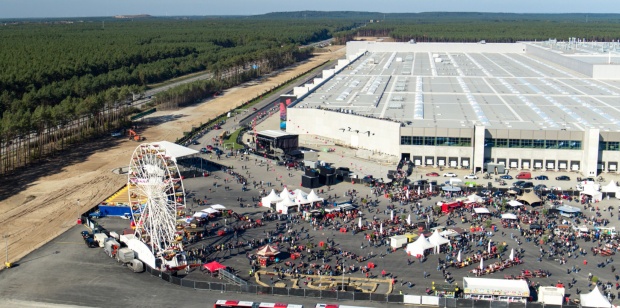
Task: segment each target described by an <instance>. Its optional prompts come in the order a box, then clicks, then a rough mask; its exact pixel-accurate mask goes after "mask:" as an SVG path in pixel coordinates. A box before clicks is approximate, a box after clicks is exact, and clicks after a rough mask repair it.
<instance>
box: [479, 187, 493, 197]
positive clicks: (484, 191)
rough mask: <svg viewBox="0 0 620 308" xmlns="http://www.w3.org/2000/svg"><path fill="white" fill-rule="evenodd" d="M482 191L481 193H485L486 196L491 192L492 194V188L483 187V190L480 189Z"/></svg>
mask: <svg viewBox="0 0 620 308" xmlns="http://www.w3.org/2000/svg"><path fill="white" fill-rule="evenodd" d="M480 193H481V194H483V195H485V196H488V195H490V194H491V191H490V190H488V189H483V190H481V191H480Z"/></svg>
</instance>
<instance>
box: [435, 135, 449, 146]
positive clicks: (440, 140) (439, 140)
mask: <svg viewBox="0 0 620 308" xmlns="http://www.w3.org/2000/svg"><path fill="white" fill-rule="evenodd" d="M446 142H448V138H446V137H437V145H447V144H446Z"/></svg>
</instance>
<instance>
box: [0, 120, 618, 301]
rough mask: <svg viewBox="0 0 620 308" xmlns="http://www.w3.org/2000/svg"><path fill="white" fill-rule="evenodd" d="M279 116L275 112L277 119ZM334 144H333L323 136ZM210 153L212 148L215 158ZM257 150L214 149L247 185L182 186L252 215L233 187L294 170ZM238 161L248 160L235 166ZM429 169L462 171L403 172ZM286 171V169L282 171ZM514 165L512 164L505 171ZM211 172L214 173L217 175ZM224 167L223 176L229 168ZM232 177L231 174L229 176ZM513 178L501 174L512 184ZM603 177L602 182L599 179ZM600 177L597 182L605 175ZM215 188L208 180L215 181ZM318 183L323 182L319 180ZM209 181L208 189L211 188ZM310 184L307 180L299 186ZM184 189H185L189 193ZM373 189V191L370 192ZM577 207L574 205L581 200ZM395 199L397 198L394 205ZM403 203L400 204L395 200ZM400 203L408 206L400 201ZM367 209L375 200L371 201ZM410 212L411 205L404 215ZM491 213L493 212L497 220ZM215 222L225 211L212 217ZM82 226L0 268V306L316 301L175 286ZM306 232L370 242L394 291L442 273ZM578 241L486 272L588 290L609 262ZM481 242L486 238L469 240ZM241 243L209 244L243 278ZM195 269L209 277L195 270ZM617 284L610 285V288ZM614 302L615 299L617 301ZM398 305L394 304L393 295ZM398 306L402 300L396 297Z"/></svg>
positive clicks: (339, 190)
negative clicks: (550, 254)
mask: <svg viewBox="0 0 620 308" xmlns="http://www.w3.org/2000/svg"><path fill="white" fill-rule="evenodd" d="M275 123H277V121H275ZM237 125H239V123H238V122H235V121H234V120H230V119H229V121H227V123H226V124H224V126H223V127H222V128H223V129H226V130H230V131H233V129H234V128H235V127H236V126H237ZM218 132H219V131H211V132H209V133H208V134H206V135H205V136H203V137H202V138H201V140H200V141H201V144H200V145H195V146H192V147H194V148H196V149H199V148H200V147H203V146H205V145H206V144H207V140H212V138H214V137H216V135H217V134H218ZM330 147H334V146H330ZM334 148H336V151H335V152H331V153H326V152H321V154H320V159H322V160H324V161H327V162H329V163H333V164H334V165H335V167H339V166H345V167H350V168H351V169H353V170H355V171H356V172H357V173H359V174H373V175H375V177H385V175H386V174H387V171H388V170H390V169H394V167H395V166H384V165H378V164H375V163H372V162H369V161H365V160H362V159H358V158H355V157H354V156H355V155H354V153H355V152H354V150H350V149H344V148H339V147H334ZM203 158H205V159H211V158H210V155H208V154H207V155H203ZM213 159H215V158H213ZM260 160H262V158H258V157H254V156H250V159H249V160H248V161H241V160H239V159H238V158H235V157H229V158H226V157H225V156H222V159H221V160H215V161H216V162H218V163H221V164H224V165H228V166H233V167H234V170H236V171H237V172H240V173H242V174H245V172H246V171H247V172H248V174H247V176H249V181H248V182H249V183H250V185H249V187H250V190H249V191H241V185H240V184H238V183H236V182H234V181H233V182H232V183H226V184H224V183H222V181H223V179H225V178H226V177H227V175H225V174H224V173H223V172H221V171H218V172H214V173H213V174H212V176H210V177H205V178H189V179H186V180H185V181H184V185H185V188H186V190H188V192H189V193H190V194H191V195H192V196H195V197H196V198H200V199H203V198H204V196H205V195H206V197H207V201H208V204H218V203H219V204H223V205H225V206H227V207H228V208H229V209H233V210H235V211H236V212H238V213H240V214H247V215H256V217H258V216H259V215H260V214H261V213H262V212H264V211H265V209H260V208H259V209H257V208H254V207H249V208H248V207H243V208H241V207H240V206H239V202H238V201H237V198H238V197H240V198H242V199H244V200H246V201H244V204H247V203H250V204H252V202H251V201H247V200H251V198H252V197H256V196H258V188H257V189H254V187H253V185H251V183H252V181H261V180H262V181H264V182H271V183H272V184H273V185H274V188H277V189H281V187H282V186H283V185H286V186H287V187H288V188H289V189H290V190H294V189H297V188H300V187H299V185H300V177H301V174H302V173H301V171H288V170H286V169H285V168H284V167H281V166H274V165H273V162H267V163H268V164H269V165H270V166H271V167H270V168H269V169H268V168H267V166H266V165H262V166H261V165H259V161H260ZM242 166H244V168H245V167H247V169H242ZM432 171H437V172H439V173H440V174H443V173H444V172H445V171H453V172H455V173H457V175H458V176H459V178H461V179H462V178H463V176H464V175H466V174H468V173H469V172H468V171H467V170H456V169H449V170H445V171H440V170H436V169H431V168H420V169H415V170H414V173H413V174H412V175H411V176H410V179H412V180H413V179H418V178H420V177H423V178H429V179H436V180H438V181H440V182H441V181H444V180H447V179H448V178H444V177H439V178H430V177H426V176H425V174H426V173H429V172H432ZM289 173H292V176H289ZM511 174H513V172H511ZM539 174H541V173H540V172H534V173H533V176H536V175H539ZM544 174H546V175H548V176H549V178H551V179H554V178H555V177H556V176H558V175H561V174H563V173H556V172H547V173H544ZM566 174H567V175H569V176H571V181H555V180H549V181H535V180H533V182H534V184H539V183H544V184H546V185H547V186H559V187H562V188H564V189H566V188H568V187H569V186H575V185H576V182H575V177H576V176H577V175H576V174H575V173H566ZM216 176H217V177H218V178H216ZM604 176H605V177H606V180H607V182H608V181H609V180H611V179H613V180H618V178H617V176H614V175H607V174H605V175H604ZM228 177H229V176H228ZM229 178H230V177H229ZM487 181H488V180H483V179H479V180H477V182H479V183H486V182H487ZM514 181H515V180H508V181H507V182H508V185H509V186H510V185H511V183H513V182H514ZM215 182H217V183H218V184H219V185H220V186H218V187H217V188H215V186H213V184H214V183H215ZM607 182H605V183H607ZM605 183H602V184H605ZM224 186H229V189H228V190H226V189H224ZM214 188H215V189H214ZM331 188H332V189H333V190H331V191H327V189H326V188H325V187H322V189H325V190H326V192H325V193H324V194H322V196H323V197H326V196H328V195H332V196H333V195H335V196H336V197H337V200H338V201H344V200H346V199H348V198H346V197H345V196H344V192H345V191H348V190H352V189H355V190H357V191H358V192H359V194H358V196H360V197H364V196H365V195H367V194H370V188H368V187H365V186H363V185H359V184H358V185H353V184H350V183H339V184H337V185H334V186H332V187H331ZM264 189H267V190H268V191H269V189H271V187H264ZM320 189H321V188H320ZM209 190H211V191H209ZM303 190H305V191H308V190H307V189H303ZM191 198H192V197H190V200H191ZM373 199H374V198H373ZM439 200H440V198H438V197H437V198H434V199H432V200H424V201H423V202H422V205H423V206H429V205H433V204H435V203H436V202H437V201H439ZM619 203H620V202H618V200H617V199H611V200H603V201H602V202H600V203H599V204H598V206H599V207H601V208H604V207H607V206H610V205H611V206H614V207H616V209H614V213H615V212H616V211H617V206H618V204H619ZM388 204H390V202H388V200H387V199H385V198H383V197H379V205H378V209H380V213H379V214H374V213H373V214H369V213H368V212H367V211H366V215H365V218H364V220H369V219H371V218H372V216H374V215H376V216H377V217H378V218H379V219H386V218H387V217H388V216H389V214H386V213H385V212H384V211H383V210H384V209H386V207H387V205H388ZM572 205H574V206H578V204H577V203H574V202H573V203H572ZM188 207H189V209H190V210H200V209H201V207H198V206H197V205H196V204H194V203H193V202H189V203H188ZM579 207H581V206H579ZM397 208H401V207H400V206H398V205H397ZM403 208H405V207H403ZM406 208H408V207H406ZM373 210H374V209H373ZM601 213H602V215H603V217H607V218H610V221H611V224H610V225H611V226H616V227H619V226H620V224H618V219H617V216H614V217H610V216H609V212H606V211H603V212H601ZM585 214H586V215H588V216H590V215H593V213H592V212H586V213H585ZM412 216H413V215H412ZM445 220H446V217H441V218H439V224H440V225H441V224H443V223H444V222H445ZM495 222H498V221H497V220H496V221H495ZM101 223H102V225H104V226H106V227H107V228H109V229H111V230H121V229H123V228H125V227H127V226H128V221H127V220H122V219H112V218H106V219H104V220H102V221H101ZM220 223H223V221H220ZM275 223H276V222H275V221H274V222H268V223H267V226H265V227H262V228H257V229H251V230H248V231H246V232H244V233H243V234H240V235H239V237H240V239H241V240H248V239H252V238H258V237H262V236H264V235H263V231H268V230H275ZM300 226H303V227H304V228H306V229H308V227H309V226H310V224H309V223H307V222H302V223H300V224H299V225H295V226H294V227H293V228H294V229H296V230H299V227H300ZM457 226H458V227H468V225H457ZM82 230H85V228H84V227H83V226H76V227H74V228H72V229H71V230H69V231H68V232H66V233H64V234H62V235H61V236H59V237H58V238H56V239H55V240H54V241H52V242H50V243H48V244H46V245H44V246H43V247H41V248H40V249H38V250H36V251H35V252H33V253H31V254H30V255H28V256H27V257H26V258H24V259H23V260H20V261H19V262H18V264H17V265H18V266H17V267H14V268H11V269H9V270H4V271H2V272H0V298H2V299H3V300H5V301H2V302H0V306H1V307H20V306H24V307H32V306H40V307H45V305H50V306H54V305H77V306H93V307H118V306H121V305H131V306H137V307H170V306H173V305H174V306H179V305H181V306H184V307H198V306H200V307H204V306H205V304H206V305H210V304H211V303H213V302H214V301H215V300H217V299H230V298H234V299H242V300H251V301H265V302H275V301H278V302H279V301H286V302H289V303H299V304H304V305H306V307H311V306H313V305H314V304H315V303H317V302H324V301H322V300H316V299H306V298H298V297H289V298H281V297H273V296H257V295H253V294H221V293H217V292H211V291H203V290H193V289H188V288H182V287H179V286H175V285H172V284H170V283H167V282H164V281H162V280H160V279H159V278H157V277H153V276H151V275H149V274H147V273H142V274H134V273H132V272H131V271H130V270H129V269H127V268H125V267H123V266H121V265H119V264H118V263H116V261H114V260H112V259H110V258H108V257H107V256H106V255H105V254H104V253H103V250H102V249H100V248H93V249H89V248H87V247H86V245H84V243H83V241H82V239H81V236H80V234H79V233H80V231H82ZM499 231H500V232H498V233H496V234H494V235H493V239H494V241H495V242H504V241H505V242H507V244H508V251H509V250H510V249H511V248H516V247H518V246H517V244H516V242H515V241H514V240H513V241H511V240H510V233H513V231H510V230H508V231H506V230H502V228H501V227H500V230H499ZM501 231H505V232H506V235H505V236H504V237H502V235H501ZM514 233H516V232H514ZM308 234H309V235H310V237H311V241H313V242H318V241H322V240H326V239H327V238H330V239H333V240H334V241H335V242H336V245H337V246H338V247H339V248H341V249H343V250H347V251H351V252H354V253H356V254H360V255H366V254H368V253H369V252H371V251H372V252H373V255H374V256H375V257H373V258H372V259H371V261H372V262H374V263H376V264H377V270H376V272H375V273H374V274H375V275H378V274H379V272H380V271H381V270H385V271H386V272H388V273H390V274H392V275H394V276H396V280H397V282H396V284H395V291H394V292H393V293H396V294H398V292H400V291H402V292H403V293H404V294H418V295H419V294H422V293H423V291H424V290H425V289H426V288H427V287H430V285H431V282H432V281H436V282H442V281H443V278H442V277H441V273H440V272H438V271H437V270H436V266H437V257H436V256H431V257H429V258H428V261H427V262H425V263H421V264H420V263H418V262H415V263H414V264H411V265H408V264H407V256H406V254H405V253H404V252H403V251H402V250H399V251H397V252H395V253H391V254H387V255H386V256H385V257H384V258H381V257H378V256H377V255H379V254H380V253H381V252H385V251H386V246H380V247H368V246H367V245H366V246H365V247H364V248H360V245H361V243H362V242H364V239H363V233H362V234H357V235H353V234H352V233H339V232H337V231H335V230H316V231H315V230H312V229H311V230H310V231H308ZM231 240H234V241H236V240H238V239H234V238H233V237H210V238H208V239H206V240H205V241H203V242H201V243H198V244H196V245H210V244H213V243H222V242H226V241H231ZM579 244H580V246H581V247H584V248H585V249H586V251H588V254H587V256H586V257H585V258H586V259H587V260H588V264H587V265H584V264H583V263H582V261H583V258H581V257H580V258H578V259H569V260H568V261H567V264H565V265H561V264H559V263H558V262H557V261H553V260H547V259H546V258H545V259H543V260H542V262H538V261H537V258H538V255H539V253H538V249H539V247H538V246H535V245H534V243H531V242H524V243H523V244H522V245H521V246H519V247H520V248H523V249H525V253H524V256H523V260H524V264H522V265H519V266H516V267H513V268H510V269H507V270H504V271H503V272H500V273H497V274H492V275H489V276H484V277H485V278H503V275H504V274H506V275H518V274H519V273H520V272H521V270H526V269H527V270H536V269H539V268H542V269H546V270H549V271H551V273H552V276H551V277H548V278H533V279H532V281H533V282H540V284H541V285H554V284H555V283H556V282H557V281H558V280H560V281H562V282H564V283H567V282H568V281H569V280H570V279H572V278H575V279H576V280H577V284H576V286H575V287H576V288H579V289H581V290H582V291H583V292H587V291H588V290H589V288H588V281H587V276H588V273H592V274H593V275H595V276H597V277H600V279H601V280H602V281H604V282H606V281H612V282H614V283H615V281H614V277H613V275H614V274H613V273H611V271H610V270H609V266H607V267H597V263H599V262H601V261H602V260H604V259H605V257H602V256H592V254H591V253H590V247H591V246H592V245H593V244H592V243H591V242H588V243H586V242H584V241H583V240H580V241H579ZM474 248H475V249H481V250H484V249H485V247H482V248H476V247H474ZM245 252H246V251H234V252H233V253H232V254H224V253H214V254H213V255H212V256H210V257H211V258H214V259H218V260H220V261H221V262H223V263H224V264H225V265H228V266H232V267H234V268H235V269H237V270H238V273H239V275H240V276H241V277H242V278H248V277H247V273H248V270H249V265H248V262H247V259H246V258H245ZM328 262H332V264H333V263H334V261H333V260H331V261H328ZM573 265H575V266H578V267H579V268H581V271H579V272H578V273H571V274H567V272H566V269H567V268H570V267H571V266H573ZM471 268H473V267H472V266H470V267H468V268H465V269H452V268H450V269H449V271H450V272H451V273H452V275H453V276H454V277H455V281H456V282H457V283H458V284H459V285H461V284H462V277H466V276H467V275H470V274H469V273H468V270H470V269H471ZM423 272H427V273H428V274H430V276H429V277H428V278H426V279H424V278H422V276H423ZM201 275H202V274H201V273H199V272H194V273H191V274H190V277H191V278H192V279H197V280H198V279H200V278H201ZM350 275H352V276H356V277H362V274H361V273H360V272H359V271H358V272H356V273H353V274H350ZM202 279H205V280H208V278H206V277H203V278H202ZM403 282H405V283H406V282H412V283H414V286H413V287H412V288H409V287H408V285H407V284H404V285H402V283H403ZM574 290H575V288H573V289H571V290H567V292H568V293H571V297H572V298H577V295H576V294H575V292H574ZM614 292H615V291H614ZM615 302H616V303H617V302H618V301H617V300H616V301H615ZM339 303H340V304H355V305H361V306H368V307H389V306H388V305H386V304H383V303H381V304H378V303H371V302H355V303H351V302H339ZM395 306H396V305H395ZM399 306H400V305H399Z"/></svg>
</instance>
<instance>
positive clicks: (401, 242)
mask: <svg viewBox="0 0 620 308" xmlns="http://www.w3.org/2000/svg"><path fill="white" fill-rule="evenodd" d="M407 243H409V240H408V238H407V236H406V235H394V236H391V237H390V247H392V248H393V249H399V248H403V246H405V244H407Z"/></svg>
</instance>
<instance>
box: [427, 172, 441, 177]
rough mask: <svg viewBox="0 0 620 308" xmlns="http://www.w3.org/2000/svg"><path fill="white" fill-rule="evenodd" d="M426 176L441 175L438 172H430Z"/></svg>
mask: <svg viewBox="0 0 620 308" xmlns="http://www.w3.org/2000/svg"><path fill="white" fill-rule="evenodd" d="M426 176H439V173H437V172H429V173H427V174H426Z"/></svg>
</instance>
